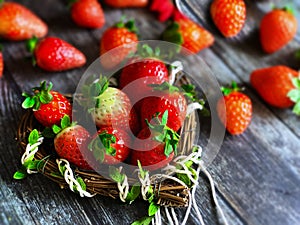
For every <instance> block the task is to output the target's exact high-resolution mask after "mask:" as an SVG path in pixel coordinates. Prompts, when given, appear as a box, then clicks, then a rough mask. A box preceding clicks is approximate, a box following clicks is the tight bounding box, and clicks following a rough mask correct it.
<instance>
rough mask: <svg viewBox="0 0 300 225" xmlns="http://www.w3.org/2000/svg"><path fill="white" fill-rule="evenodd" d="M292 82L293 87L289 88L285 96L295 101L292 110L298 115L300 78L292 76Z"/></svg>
mask: <svg viewBox="0 0 300 225" xmlns="http://www.w3.org/2000/svg"><path fill="white" fill-rule="evenodd" d="M292 82H293V84H294V86H295V89H293V90H291V91H290V92H289V93H288V95H287V96H288V97H289V98H290V99H291V101H292V102H295V105H294V107H293V112H294V113H295V114H296V115H297V116H300V78H297V77H296V78H293V79H292Z"/></svg>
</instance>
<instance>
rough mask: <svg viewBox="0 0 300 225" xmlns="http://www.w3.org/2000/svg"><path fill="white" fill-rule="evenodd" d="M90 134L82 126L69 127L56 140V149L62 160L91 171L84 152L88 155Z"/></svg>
mask: <svg viewBox="0 0 300 225" xmlns="http://www.w3.org/2000/svg"><path fill="white" fill-rule="evenodd" d="M89 141H90V134H89V132H88V131H87V130H86V129H85V128H84V127H82V126H80V125H75V126H71V127H67V128H65V129H64V130H62V131H61V132H60V133H58V134H57V136H56V137H55V138H54V147H55V151H56V153H57V154H58V155H59V157H60V158H63V159H66V160H68V161H69V162H70V163H72V164H74V165H75V166H77V167H78V168H80V169H87V170H91V167H90V165H89V164H88V163H87V162H86V160H85V158H84V157H83V155H82V152H83V153H84V154H85V153H88V149H87V145H88V143H89Z"/></svg>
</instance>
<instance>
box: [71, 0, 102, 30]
mask: <svg viewBox="0 0 300 225" xmlns="http://www.w3.org/2000/svg"><path fill="white" fill-rule="evenodd" d="M71 17H72V19H73V21H74V22H75V23H76V24H77V25H78V26H81V27H86V28H101V27H102V26H103V25H104V23H105V17H104V13H103V10H102V7H101V5H100V3H99V2H98V1H97V0H75V1H74V0H71Z"/></svg>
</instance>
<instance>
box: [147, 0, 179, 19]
mask: <svg viewBox="0 0 300 225" xmlns="http://www.w3.org/2000/svg"><path fill="white" fill-rule="evenodd" d="M174 8H175V7H174V5H173V3H172V1H170V0H165V1H161V0H153V1H152V2H151V6H150V10H151V11H153V12H155V13H156V14H157V17H158V20H159V21H161V22H164V21H166V20H167V19H169V18H170V17H171V16H172V13H173V11H174Z"/></svg>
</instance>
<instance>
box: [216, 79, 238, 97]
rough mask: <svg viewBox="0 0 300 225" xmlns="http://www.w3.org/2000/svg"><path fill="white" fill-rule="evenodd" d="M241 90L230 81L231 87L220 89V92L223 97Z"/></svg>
mask: <svg viewBox="0 0 300 225" xmlns="http://www.w3.org/2000/svg"><path fill="white" fill-rule="evenodd" d="M241 90H242V88H239V87H238V85H237V83H236V82H235V81H232V83H231V87H221V91H222V93H223V94H224V96H227V95H229V94H230V93H232V92H237V91H241Z"/></svg>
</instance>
